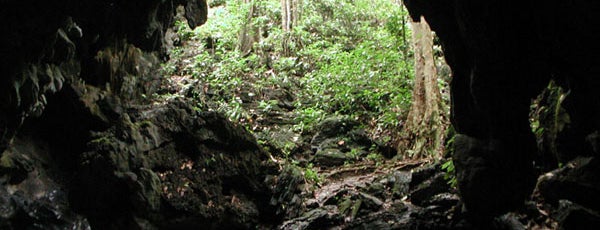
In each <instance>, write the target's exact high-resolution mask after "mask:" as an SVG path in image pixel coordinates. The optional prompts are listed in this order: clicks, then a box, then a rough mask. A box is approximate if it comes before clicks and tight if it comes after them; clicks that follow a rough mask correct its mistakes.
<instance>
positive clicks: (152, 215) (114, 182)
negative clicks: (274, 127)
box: [73, 102, 272, 229]
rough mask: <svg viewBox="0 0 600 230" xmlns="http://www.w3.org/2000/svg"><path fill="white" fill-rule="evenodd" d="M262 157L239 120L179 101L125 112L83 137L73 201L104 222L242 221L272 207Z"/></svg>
mask: <svg viewBox="0 0 600 230" xmlns="http://www.w3.org/2000/svg"><path fill="white" fill-rule="evenodd" d="M265 159H266V154H265V153H264V152H262V151H261V150H260V148H259V147H258V145H257V143H256V141H255V140H254V137H253V136H251V135H250V134H249V133H247V132H246V131H245V130H243V129H242V128H241V127H236V126H234V125H233V124H231V123H229V122H228V121H227V119H226V118H225V117H224V116H222V115H219V114H216V113H212V112H205V113H198V112H195V111H194V110H193V108H191V107H189V106H187V105H186V103H185V102H175V103H173V104H167V105H165V106H162V107H157V108H153V109H151V110H146V111H138V112H129V115H127V114H124V116H123V118H122V120H121V121H119V122H118V123H117V125H115V126H114V127H112V128H110V129H109V130H107V131H105V132H100V133H96V134H95V135H94V137H93V140H91V141H90V143H89V147H88V151H87V152H86V153H84V154H83V157H82V158H81V161H80V167H79V173H78V179H79V180H78V181H79V183H78V186H77V187H76V189H75V191H74V194H73V196H74V205H76V206H77V207H78V209H81V210H82V212H83V213H85V214H86V215H87V216H88V218H89V219H90V223H91V224H92V226H104V228H113V229H117V228H123V227H124V226H125V227H134V226H136V225H137V224H139V223H143V224H144V225H152V226H156V227H159V228H163V227H166V226H191V225H193V224H202V223H204V224H210V225H208V226H212V227H207V228H216V227H217V226H219V227H223V226H229V227H231V228H248V227H250V226H253V225H256V224H258V221H259V219H260V218H261V215H266V213H267V212H268V213H270V212H272V210H271V209H272V208H271V207H270V206H269V201H268V192H267V191H268V190H267V188H266V187H264V185H263V181H264V176H265V175H266V173H265V172H264V171H262V168H261V161H262V160H265ZM90 178H95V180H91V179H90ZM175 213H176V215H174V214H175ZM226 213H230V214H226ZM232 214H233V215H232ZM109 223H110V224H109ZM137 227H140V226H137Z"/></svg>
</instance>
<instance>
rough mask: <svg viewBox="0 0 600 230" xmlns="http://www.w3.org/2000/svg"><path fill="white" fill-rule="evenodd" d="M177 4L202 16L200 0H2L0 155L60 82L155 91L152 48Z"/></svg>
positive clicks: (131, 96) (132, 92)
mask: <svg viewBox="0 0 600 230" xmlns="http://www.w3.org/2000/svg"><path fill="white" fill-rule="evenodd" d="M178 5H186V6H187V11H186V16H187V17H188V19H189V21H188V22H189V23H190V24H192V25H193V26H195V25H199V24H200V23H203V22H204V21H206V15H207V12H206V2H205V1H204V0H200V1H195V0H169V1H159V0H152V1H126V2H105V1H94V0H89V1H85V2H83V3H81V2H78V1H70V2H61V3H57V2H53V1H48V2H42V3H40V2H35V1H30V0H27V1H15V0H9V1H2V2H1V3H0V9H1V10H0V21H1V22H2V24H3V27H2V28H3V34H4V36H1V37H0V46H1V47H0V51H1V53H2V55H0V62H1V63H3V64H4V66H6V67H7V68H5V70H4V72H5V74H4V75H3V76H2V78H0V98H1V99H0V153H2V152H3V151H4V150H5V149H6V148H7V147H8V145H9V144H10V142H11V140H12V138H13V137H14V136H15V134H16V133H17V130H18V129H19V128H20V127H21V125H22V124H23V122H25V121H26V119H28V118H30V117H34V116H39V115H41V114H42V113H43V111H44V110H45V108H46V106H47V104H48V101H47V98H48V97H50V96H51V95H52V94H54V93H57V92H60V91H61V90H62V89H63V86H64V85H65V84H66V83H69V82H71V83H72V82H78V81H82V80H83V81H85V82H86V84H89V85H93V86H96V87H106V85H107V84H108V85H110V86H111V87H110V88H111V90H112V91H113V92H115V93H119V94H120V96H122V97H123V99H127V101H135V100H138V101H139V100H141V99H142V96H141V94H144V93H145V94H147V95H151V94H152V93H153V92H156V86H157V85H158V84H157V83H160V78H159V77H158V74H157V73H159V71H158V68H159V67H160V66H159V56H161V54H160V53H158V52H161V51H163V50H162V47H161V46H162V45H163V42H162V41H163V39H164V34H165V31H166V30H167V29H168V28H169V27H170V26H171V25H172V23H173V20H174V19H173V17H174V15H175V11H176V10H175V8H176V7H177V6H178ZM48 12H54V13H48ZM156 51H158V52H156Z"/></svg>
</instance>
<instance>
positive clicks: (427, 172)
mask: <svg viewBox="0 0 600 230" xmlns="http://www.w3.org/2000/svg"><path fill="white" fill-rule="evenodd" d="M438 172H440V164H439V162H436V163H434V164H427V165H425V167H418V168H416V169H413V170H411V173H412V175H411V180H410V187H411V188H414V187H415V186H417V185H419V184H421V183H423V181H425V180H427V179H429V178H431V177H433V176H434V175H435V174H437V173H438Z"/></svg>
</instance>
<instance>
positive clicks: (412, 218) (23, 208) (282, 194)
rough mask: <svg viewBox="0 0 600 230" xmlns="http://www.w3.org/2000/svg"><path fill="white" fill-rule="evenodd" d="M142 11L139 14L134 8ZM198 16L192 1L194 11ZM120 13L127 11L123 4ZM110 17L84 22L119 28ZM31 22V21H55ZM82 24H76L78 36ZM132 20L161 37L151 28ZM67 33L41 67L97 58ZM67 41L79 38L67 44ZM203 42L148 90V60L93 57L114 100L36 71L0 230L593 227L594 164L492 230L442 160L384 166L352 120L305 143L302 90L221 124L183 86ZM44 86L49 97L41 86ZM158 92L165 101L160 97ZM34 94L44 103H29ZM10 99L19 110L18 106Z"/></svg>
mask: <svg viewBox="0 0 600 230" xmlns="http://www.w3.org/2000/svg"><path fill="white" fill-rule="evenodd" d="M132 2H133V1H132ZM147 2H150V1H144V3H147ZM161 2H164V1H161ZM136 3H141V1H139V2H133V3H130V2H127V4H132V5H136ZM152 3H153V4H148V6H147V8H143V9H144V10H139V8H132V9H138V10H136V11H133V10H132V11H131V12H137V13H140V12H142V13H143V12H146V11H147V12H156V11H154V10H153V9H154V8H152V7H156V6H158V5H159V4H158V1H156V2H152ZM154 3H156V4H157V5H155V4H154ZM197 3H198V1H186V4H187V6H188V8H190V7H192V8H193V7H195V6H197ZM114 4H117V5H119V6H121V7H124V8H123V9H130V8H128V7H125V6H124V5H123V4H125V3H114ZM114 4H113V3H111V4H107V6H106V8H93V9H89V10H90V11H101V10H104V11H106V12H110V13H114V12H115V11H114V8H113V6H114ZM194 4H196V5H194ZM34 5H35V4H34ZM50 5H51V6H52V4H51V3H50ZM126 6H128V5H126ZM49 7H50V6H49ZM135 7H138V6H137V5H136V6H135ZM171 7H172V6H171ZM39 8H40V9H37V8H36V9H35V10H34V11H33V12H34V13H38V12H46V11H48V10H47V9H45V8H44V9H42V7H39ZM7 9H8V8H7ZM17 9H18V8H17ZM170 10H172V9H170V8H169V12H168V13H169V14H166V13H165V14H164V15H163V16H165V15H170V13H171V12H170ZM17 12H19V11H17ZM123 12H127V13H123ZM123 12H121V14H118V15H121V16H123V17H122V18H120V19H122V20H118V21H116V22H115V23H113V24H110V25H119V27H118V28H121V27H120V26H121V25H129V26H130V27H131V28H135V29H139V30H141V31H145V30H144V29H146V27H143V26H140V25H138V24H127V22H130V21H131V20H129V19H130V18H129V16H130V15H129V11H126V10H123ZM75 13H78V12H75ZM19 15H24V16H23V17H25V16H30V15H32V14H19ZM107 15H112V14H107ZM152 15H154V16H156V15H155V14H152ZM3 16H4V15H3ZM80 16H81V15H80ZM83 16H86V15H82V16H81V17H76V18H75V19H74V20H75V21H77V20H78V19H79V21H78V22H80V23H81V22H85V21H86V20H81V18H85V17H83ZM134 16H135V18H136V19H140V18H144V19H145V18H148V20H150V22H149V24H151V25H153V26H160V24H157V23H156V20H154V19H155V18H153V17H149V16H148V15H145V14H144V15H134ZM165 17H167V16H165ZM98 18H101V17H94V18H92V19H98ZM105 18H106V19H112V18H114V17H105ZM9 19H12V18H9ZM19 19H21V18H20V17H19ZM26 19H27V20H28V19H30V18H26ZM26 19H25V18H23V20H17V21H16V22H18V23H21V22H23V21H26ZM34 19H37V18H34ZM45 19H46V18H44V17H40V18H39V20H34V21H33V22H32V23H35V25H38V24H40V23H41V22H45V21H44V20H45ZM169 19H170V18H169ZM5 21H8V22H10V23H12V22H15V20H5ZM57 21H58V22H57V24H61V23H63V21H61V20H58V19H57ZM67 22H68V23H65V24H66V25H67V27H68V28H64V29H65V30H62V29H59V30H58V32H56V31H50V30H53V29H56V28H54V27H52V28H51V27H49V26H47V25H44V28H45V27H48V28H49V32H48V34H49V37H56V38H61V39H62V40H61V39H58V40H59V41H61V42H58V43H56V44H50V45H49V50H48V52H49V53H52V54H54V53H60V52H62V51H65V50H69V52H74V50H75V48H73V47H76V48H78V49H79V48H82V47H87V48H90V46H86V45H83V46H82V45H81V44H79V43H78V46H76V45H75V44H74V43H73V42H72V41H71V40H76V39H75V37H81V36H82V34H81V33H82V30H81V29H80V28H79V27H78V26H77V24H75V23H74V21H73V19H69V20H67ZM98 23H99V24H102V25H108V24H109V23H104V22H98ZM164 23H167V22H166V21H165V22H164ZM142 24H143V25H145V22H144V23H142ZM93 25H95V24H93V23H92V26H88V27H85V26H83V27H84V28H95V27H93ZM165 25H166V24H165ZM169 25H170V24H169ZM24 28H25V29H29V30H32V31H33V30H34V29H35V28H37V27H31V28H29V27H24ZM125 28H129V27H125ZM162 28H163V27H161V29H162ZM64 31H70V33H69V34H70V35H69V36H72V37H73V38H72V39H68V37H67V36H66V35H65V32H64ZM83 31H84V33H87V32H88V31H87V30H83ZM107 31H110V27H109V29H107ZM126 31H134V30H126ZM152 31H153V30H152ZM119 32H121V31H120V30H119ZM138 32H139V31H138ZM161 32H162V30H161ZM171 32H172V31H171ZM55 33H56V34H55ZM33 34H34V35H36V36H35V39H34V37H33V36H25V38H30V39H33V40H36V41H37V40H39V38H38V36H37V34H35V33H33ZM139 34H140V35H141V34H145V33H143V32H139ZM17 35H19V34H17ZM55 35H60V36H55ZM87 36H88V37H85V38H86V39H88V38H89V42H91V43H92V44H94V41H95V40H97V39H98V37H100V38H102V36H97V35H96V34H94V33H90V34H89V35H87ZM161 36H162V34H161ZM166 36H167V37H169V36H174V34H173V33H169V32H167V33H166ZM8 38H9V40H11V41H12V40H19V39H13V37H11V36H8ZM16 38H20V36H16ZM140 39H141V40H144V39H145V38H140ZM161 39H162V37H161ZM63 40H64V41H63ZM119 40H120V39H119ZM86 41H87V40H86ZM153 41H154V40H153ZM106 42H110V41H106ZM202 42H203V41H190V42H187V43H186V42H184V43H181V41H179V44H178V45H180V48H181V50H182V51H183V53H182V55H181V56H179V57H178V58H172V59H171V61H170V62H169V63H167V65H170V66H172V67H175V71H174V72H173V74H170V75H165V76H163V75H160V76H158V75H159V74H157V73H160V71H159V70H158V68H157V66H158V64H159V63H158V61H159V57H158V54H156V53H152V52H147V51H144V50H141V49H138V48H136V47H135V44H123V45H121V46H115V47H112V46H110V47H108V48H106V47H105V48H106V49H103V48H102V47H104V46H101V45H98V44H96V45H98V46H99V48H97V49H95V50H92V51H90V52H93V53H92V54H90V55H91V56H88V57H89V58H90V60H89V61H91V63H92V64H90V63H88V65H85V66H83V67H82V68H83V70H84V71H83V73H84V74H85V73H88V74H89V73H96V72H97V71H98V69H100V70H107V68H113V67H114V68H115V69H111V71H112V70H114V71H117V70H119V73H121V72H123V73H122V74H123V75H126V76H128V77H127V78H124V80H123V79H121V81H123V82H121V83H120V84H119V85H120V86H121V87H120V88H112V89H111V88H110V87H109V86H110V84H109V81H108V80H107V81H106V82H104V81H100V80H98V82H96V83H95V84H93V81H91V80H94V79H93V78H91V77H90V76H87V77H90V78H89V79H87V80H88V82H87V83H86V82H85V80H83V79H81V78H79V77H80V76H79V74H81V73H80V72H81V71H78V70H79V67H77V68H74V67H73V66H70V65H66V64H65V65H66V66H62V65H60V66H59V65H45V64H44V63H45V62H42V61H38V62H37V63H38V64H39V65H40V66H42V65H45V67H44V68H45V69H46V70H45V71H37V67H36V66H35V65H31V66H30V67H31V69H32V70H31V71H30V73H28V74H29V75H27V79H35V81H36V82H34V83H35V84H34V86H31V87H29V88H28V89H29V90H32V91H35V93H34V96H35V100H33V99H32V98H34V96H31V97H30V98H29V97H23V98H24V99H28V100H31V101H33V102H31V103H34V102H35V101H36V100H38V99H40V100H42V101H43V103H41V104H42V105H43V106H42V107H43V108H41V109H40V111H37V110H35V111H33V110H32V111H33V112H35V114H34V113H33V112H32V111H29V109H27V108H28V107H27V106H31V105H29V104H26V106H24V107H18V111H21V110H23V111H22V112H15V111H12V112H14V114H13V113H9V114H8V115H11V116H12V115H15V114H17V115H18V116H17V117H18V118H19V119H20V122H23V121H25V122H23V125H22V127H21V126H19V127H18V128H17V127H11V130H9V131H10V135H9V136H7V137H8V138H5V137H4V136H2V138H3V139H2V141H3V143H0V144H1V146H0V147H2V148H3V149H2V153H1V158H0V185H1V186H0V229H199V228H200V229H557V228H562V229H585V228H586V227H590V226H599V225H600V223H599V221H598V220H599V219H600V217H599V215H598V213H597V212H596V211H594V210H600V204H599V203H598V201H597V199H596V197H597V194H599V193H600V192H599V191H600V184H598V180H597V177H596V175H599V174H600V173H599V172H598V169H600V166H599V164H600V163H599V162H598V160H597V159H596V158H594V157H591V158H578V159H577V160H575V161H573V162H571V163H568V164H565V165H564V166H563V167H562V168H560V169H558V170H556V171H553V172H550V173H546V174H544V175H543V176H542V177H541V178H540V180H539V183H538V188H537V190H536V192H535V193H534V194H533V197H532V199H531V200H530V201H528V202H527V203H526V205H525V206H524V208H522V209H521V210H519V211H518V212H514V213H508V214H506V215H503V216H501V217H498V218H496V219H495V220H493V221H491V222H486V223H478V222H477V220H472V219H471V220H470V221H468V220H469V216H466V215H465V214H464V213H463V211H462V208H461V204H460V200H459V198H458V196H457V192H456V190H455V189H454V188H453V187H452V186H450V185H449V184H448V181H447V180H446V177H447V175H446V172H445V171H444V170H442V169H441V167H440V165H441V164H442V163H443V162H444V160H442V159H422V160H402V159H393V156H394V154H395V150H394V149H393V148H390V147H389V146H387V145H386V144H384V143H382V141H381V140H379V139H378V138H376V137H375V136H374V135H373V134H372V132H370V131H369V130H367V129H368V128H365V127H368V126H365V125H362V124H360V123H359V122H357V121H356V120H353V119H349V118H348V117H343V116H329V117H325V118H323V119H322V120H321V121H320V122H318V123H316V124H314V127H312V128H306V127H298V126H297V120H296V118H297V117H296V115H295V113H294V109H295V104H294V103H293V102H294V100H296V99H297V98H296V95H297V92H298V90H301V89H300V88H298V87H295V86H296V85H297V84H294V79H293V78H291V79H290V81H291V82H292V83H291V84H287V85H286V86H285V87H284V86H280V85H271V86H269V87H255V85H253V84H254V83H255V82H253V81H251V80H250V79H243V80H244V81H242V84H241V85H240V88H239V91H237V92H238V94H237V95H236V97H235V101H236V102H237V103H238V105H239V106H240V107H236V110H232V109H228V110H226V111H225V112H229V114H227V116H226V115H224V114H223V113H220V112H215V110H219V109H218V107H219V103H220V102H219V96H220V95H219V93H218V91H216V90H214V88H211V87H209V85H207V84H206V82H203V81H202V79H201V78H195V77H193V76H192V75H191V74H190V71H188V70H189V69H188V68H190V66H191V64H193V63H194V58H195V56H196V55H197V54H198V50H199V47H201V46H203V43H202ZM63 43H65V44H66V45H64V44H63ZM5 44H9V45H10V44H12V43H5ZM23 44H27V45H30V44H28V43H26V42H24V43H23ZM54 45H56V47H54ZM137 45H138V46H139V44H137ZM65 47H67V48H65ZM18 48H20V47H18ZM163 48H165V47H163ZM167 48H168V47H167ZM11 50H12V49H11ZM113 51H114V52H113ZM19 52H20V50H19ZM96 54H107V55H105V56H106V57H107V60H117V61H115V66H112V64H107V65H98V66H96V65H93V63H95V62H93V60H96V59H97V58H98V57H102V55H99V56H98V55H96ZM108 54H111V55H114V57H110V55H108ZM26 55H39V53H26ZM40 56H42V57H44V56H52V55H40ZM64 56H67V57H69V62H68V63H71V61H73V63H80V60H75V59H74V58H75V57H76V55H74V54H73V55H71V54H69V55H64ZM94 57H96V59H94ZM111 58H112V59H111ZM70 59H73V60H70ZM15 60H19V59H16V58H15ZM118 60H124V61H122V62H119V61H118ZM10 63H12V62H10ZM57 63H60V62H57ZM65 63H67V62H65ZM19 64H22V63H19ZM100 64H102V63H100ZM90 66H92V67H94V68H91V67H90ZM124 66H125V67H128V68H125V67H124ZM139 66H142V68H138V67H139ZM144 66H145V67H144ZM95 67H97V68H98V69H95ZM146 67H147V68H146ZM103 68H104V69H103ZM120 68H121V69H120ZM123 68H124V69H125V70H124V69H123ZM34 70H35V71H34ZM40 70H41V69H40ZM53 70H56V71H53ZM59 70H72V71H71V72H72V73H71V72H69V73H70V74H71V75H72V76H71V75H69V76H67V77H68V80H65V79H63V77H64V76H66V73H67V72H64V71H63V72H64V73H61V71H59ZM42 72H44V73H45V74H47V75H50V77H48V76H46V77H47V78H49V79H51V81H48V82H42V83H43V84H42V83H40V85H41V86H38V85H37V80H38V78H39V79H41V76H42V75H39V74H40V73H42ZM55 72H56V74H55ZM108 72H110V71H108ZM111 73H112V72H111ZM52 76H55V77H52ZM110 76H111V77H112V75H110ZM140 76H145V78H142V77H140ZM52 79H54V80H52ZM157 79H159V80H162V81H163V82H162V84H158V82H156V81H157ZM63 80H64V81H63ZM110 80H111V81H113V80H115V79H110ZM6 82H11V84H6V85H11V87H12V86H15V87H17V88H18V89H21V88H20V85H19V84H12V83H15V82H18V81H14V82H13V81H8V80H7V81H6ZM105 83H106V84H105ZM112 84H114V82H113V83H112ZM159 85H160V86H162V87H163V88H160V89H154V88H153V87H155V86H159ZM2 87H4V85H2ZM140 87H151V88H153V90H146V91H144V90H139V88H140ZM40 88H43V89H44V91H51V92H52V93H47V94H46V93H42V94H40V95H41V96H40V97H39V98H38V96H39V95H38V90H39V89H40ZM3 89H4V88H3ZM25 89H26V88H23V90H25ZM6 92H8V91H2V93H6ZM11 92H12V91H11ZM19 92H20V91H17V94H18V93H19ZM155 92H156V95H154V94H155ZM46 95H47V97H46ZM138 96H139V97H142V96H143V97H144V98H137V97H138ZM6 98H8V99H9V100H12V99H14V98H10V97H6ZM15 98H19V103H21V98H20V97H15ZM125 99H127V100H126V101H125ZM221 99H222V98H221ZM261 102H263V103H261ZM264 102H268V103H267V104H264ZM3 106H4V104H3ZM9 107H10V106H9ZM3 108H4V107H3ZM10 108H12V107H10ZM26 110H27V111H26ZM42 111H43V112H42ZM2 112H3V113H4V112H5V111H2ZM38 112H39V114H38ZM232 112H242V113H243V116H240V115H239V113H232ZM25 117H27V119H25ZM232 117H235V118H236V119H235V122H232V121H231V120H234V119H232ZM9 125H11V126H12V125H13V124H12V123H9ZM19 125H20V124H19ZM3 135H4V134H3ZM4 142H6V143H4ZM481 192H486V191H481ZM489 199H494V197H493V196H490V197H489Z"/></svg>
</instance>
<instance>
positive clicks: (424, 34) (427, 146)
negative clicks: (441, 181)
mask: <svg viewBox="0 0 600 230" xmlns="http://www.w3.org/2000/svg"><path fill="white" fill-rule="evenodd" d="M411 26H412V28H413V39H412V45H413V48H414V57H415V63H414V65H415V79H414V86H413V87H414V88H413V99H412V105H411V109H410V112H409V113H408V116H407V119H406V123H405V126H404V130H403V134H402V135H401V138H400V141H399V144H398V156H399V157H405V156H407V157H410V158H422V157H427V156H439V154H441V152H442V151H443V148H444V144H443V143H444V133H445V129H446V126H447V125H446V124H445V123H446V122H444V120H443V119H442V111H443V110H442V108H443V107H442V103H443V102H442V100H441V94H440V90H439V87H438V79H437V78H438V77H437V68H436V65H435V59H434V56H433V33H432V32H431V29H430V28H429V25H428V24H427V22H426V21H425V18H423V17H421V22H411Z"/></svg>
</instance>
